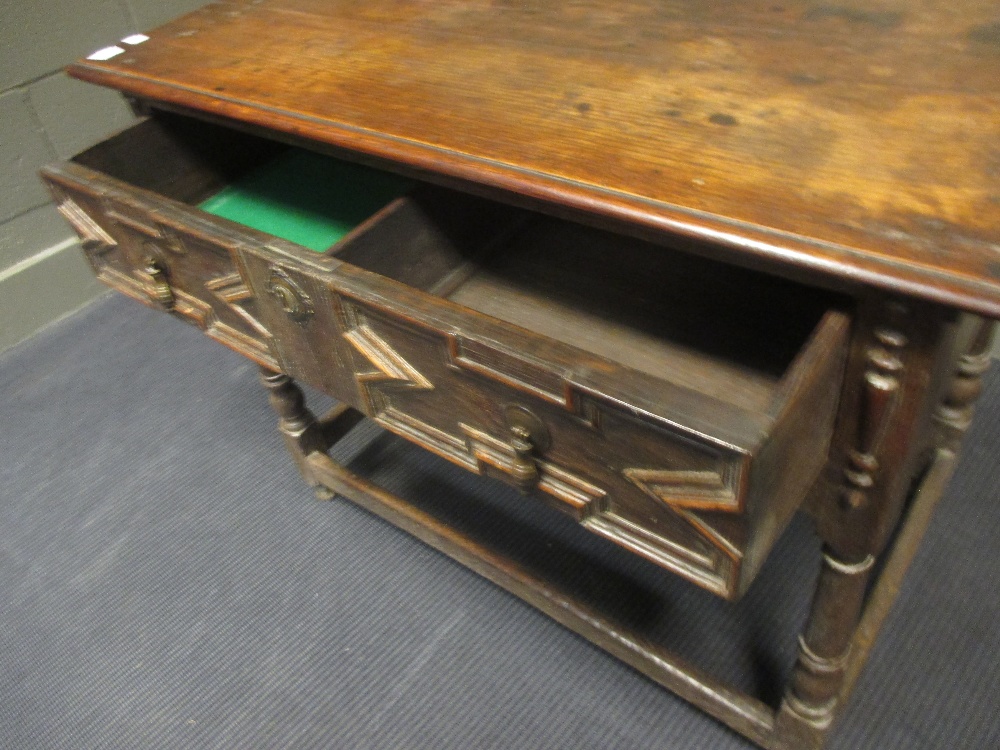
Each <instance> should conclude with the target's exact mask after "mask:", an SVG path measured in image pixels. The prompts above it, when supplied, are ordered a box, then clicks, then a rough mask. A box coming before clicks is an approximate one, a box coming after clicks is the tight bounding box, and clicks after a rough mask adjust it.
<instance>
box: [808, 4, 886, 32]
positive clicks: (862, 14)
mask: <svg viewBox="0 0 1000 750" xmlns="http://www.w3.org/2000/svg"><path fill="white" fill-rule="evenodd" d="M804 18H805V19H806V20H807V21H822V20H824V19H827V18H838V19H840V20H842V21H847V22H848V23H851V24H858V25H864V26H871V27H872V28H875V29H879V30H881V31H886V30H888V29H892V28H894V27H896V26H898V25H899V24H900V22H901V21H902V20H903V14H902V13H900V12H899V11H871V10H860V9H858V8H847V7H844V6H843V5H821V6H819V7H818V8H813V9H812V10H810V11H807V12H806V14H805V16H804Z"/></svg>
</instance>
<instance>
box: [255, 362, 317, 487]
mask: <svg viewBox="0 0 1000 750" xmlns="http://www.w3.org/2000/svg"><path fill="white" fill-rule="evenodd" d="M260 382H261V383H263V384H264V387H265V388H267V390H268V401H270V402H271V407H272V408H273V409H274V410H275V412H277V414H278V430H279V431H280V432H281V434H282V436H283V437H284V438H285V446H286V447H287V448H288V452H289V453H291V454H292V458H293V460H294V461H295V465H296V466H297V467H298V469H299V473H301V474H302V478H303V479H305V480H306V482H308V484H309V485H310V486H311V487H313V488H314V489H315V491H316V496H317V497H319V498H320V499H321V500H329V499H331V498H333V493H332V492H331V491H330V490H328V489H327V488H326V487H324V486H323V485H322V484H321V483H320V482H319V481H318V480H317V479H316V478H315V477H314V476H313V473H312V470H311V469H310V468H309V464H308V462H307V461H306V459H307V458H308V456H309V454H311V453H313V452H315V451H325V450H326V448H327V443H326V439H325V436H324V435H323V430H322V428H321V426H320V424H319V422H318V421H317V420H316V417H315V416H313V414H312V412H311V411H309V410H308V409H307V408H306V398H305V395H304V394H303V393H302V389H301V388H299V387H298V385H296V383H295V381H294V380H292V379H291V378H290V377H288V376H287V375H285V374H284V373H283V372H275V371H273V370H270V369H268V368H266V367H261V369H260Z"/></svg>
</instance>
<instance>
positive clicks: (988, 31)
mask: <svg viewBox="0 0 1000 750" xmlns="http://www.w3.org/2000/svg"><path fill="white" fill-rule="evenodd" d="M968 36H969V41H971V42H977V43H978V44H987V45H989V46H991V47H996V48H997V49H998V50H1000V21H996V22H994V23H984V24H981V25H979V26H973V27H972V28H971V29H969V35H968Z"/></svg>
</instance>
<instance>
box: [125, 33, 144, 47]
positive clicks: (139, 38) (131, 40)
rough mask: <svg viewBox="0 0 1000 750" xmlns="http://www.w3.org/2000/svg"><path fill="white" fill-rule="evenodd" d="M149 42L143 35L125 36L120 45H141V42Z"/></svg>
mask: <svg viewBox="0 0 1000 750" xmlns="http://www.w3.org/2000/svg"><path fill="white" fill-rule="evenodd" d="M146 41H149V37H148V36H146V35H145V34H132V36H127V37H125V38H124V39H122V44H132V45H135V44H142V43H143V42H146Z"/></svg>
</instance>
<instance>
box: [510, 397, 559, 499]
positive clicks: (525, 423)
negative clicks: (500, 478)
mask: <svg viewBox="0 0 1000 750" xmlns="http://www.w3.org/2000/svg"><path fill="white" fill-rule="evenodd" d="M504 416H505V418H506V421H507V427H508V428H509V429H510V447H511V449H512V450H513V452H514V460H513V462H512V464H511V471H510V473H511V476H512V477H513V479H514V484H516V485H517V487H518V489H520V490H521V492H528V491H529V490H532V489H534V488H535V487H536V486H537V485H538V482H539V481H540V480H541V478H542V472H541V469H540V468H539V465H538V459H537V456H538V454H539V453H541V452H542V451H544V450H546V449H548V447H549V444H550V443H551V438H550V437H549V431H548V429H547V428H546V427H545V423H544V422H542V420H541V419H539V418H538V416H537V415H536V414H535V413H534V412H532V411H531V410H530V409H528V408H527V407H526V406H521V405H520V404H507V405H506V406H505V407H504Z"/></svg>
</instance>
